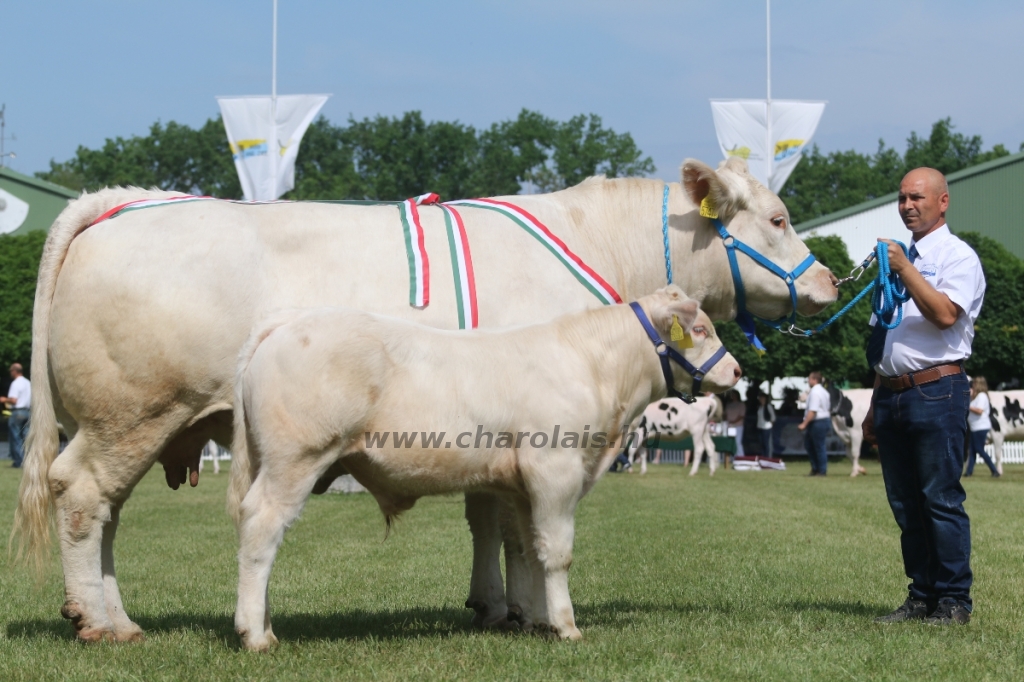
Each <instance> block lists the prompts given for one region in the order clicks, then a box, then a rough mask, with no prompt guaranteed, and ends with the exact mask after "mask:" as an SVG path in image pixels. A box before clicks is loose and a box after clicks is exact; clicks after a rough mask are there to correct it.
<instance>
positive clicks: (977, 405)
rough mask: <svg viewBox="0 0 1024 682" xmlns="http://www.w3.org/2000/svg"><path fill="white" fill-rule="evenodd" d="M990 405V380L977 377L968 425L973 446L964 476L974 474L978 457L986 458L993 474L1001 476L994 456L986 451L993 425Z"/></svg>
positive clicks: (972, 387)
mask: <svg viewBox="0 0 1024 682" xmlns="http://www.w3.org/2000/svg"><path fill="white" fill-rule="evenodd" d="M990 406H991V403H990V402H989V399H988V382H987V381H985V377H975V378H974V381H972V382H971V404H970V407H969V408H968V410H969V411H968V414H967V426H968V428H970V430H971V448H970V451H969V452H968V454H967V473H965V474H964V476H973V475H974V462H975V460H977V458H978V457H981V458H982V459H983V460H985V464H986V465H988V468H989V471H991V472H992V475H993V476H999V471H998V470H997V469H996V465H995V464H993V463H992V458H991V457H989V456H988V453H986V452H985V439H986V438H988V432H989V429H990V428H991V426H992V422H991V421H989V416H988V412H989V408H990Z"/></svg>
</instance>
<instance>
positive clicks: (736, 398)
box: [725, 390, 747, 457]
mask: <svg viewBox="0 0 1024 682" xmlns="http://www.w3.org/2000/svg"><path fill="white" fill-rule="evenodd" d="M726 398H727V400H726V403H725V422H726V424H728V425H729V428H730V429H735V433H736V456H737V457H743V455H744V453H743V421H744V420H745V419H746V417H747V406H746V405H744V404H743V400H742V399H741V398H740V392H739V391H737V390H732V391H729V392H728V393H727V394H726Z"/></svg>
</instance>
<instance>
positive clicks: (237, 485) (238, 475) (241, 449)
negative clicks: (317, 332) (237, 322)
mask: <svg viewBox="0 0 1024 682" xmlns="http://www.w3.org/2000/svg"><path fill="white" fill-rule="evenodd" d="M299 314H300V313H299V311H296V310H285V311H281V312H278V313H275V314H274V315H271V316H270V317H268V318H267V319H266V320H264V321H263V322H261V323H260V324H258V325H257V326H256V327H255V329H254V331H253V332H252V333H251V334H250V335H249V338H248V339H246V342H245V345H244V346H242V350H241V352H240V353H239V354H238V365H237V367H236V370H235V406H234V437H233V440H232V441H231V481H230V483H229V484H228V502H227V507H228V514H229V515H230V516H231V518H232V519H233V520H234V522H235V527H236V528H237V527H238V524H239V523H240V521H241V518H242V500H244V499H245V495H246V493H248V492H249V488H250V487H252V482H253V481H254V480H256V476H257V474H259V470H260V462H259V457H258V455H257V453H255V452H254V451H253V448H252V447H251V445H252V443H251V442H250V441H251V434H250V433H249V422H248V419H247V418H246V415H245V393H246V386H247V381H246V374H247V373H248V370H249V363H250V362H251V361H252V358H253V356H254V355H255V354H256V350H257V349H258V348H259V346H260V344H261V343H263V341H264V340H265V339H266V338H267V337H268V336H270V334H271V333H272V332H273V331H274V330H275V329H277V328H278V327H280V326H282V325H285V324H287V323H288V322H290V321H291V320H293V319H295V317H297V316H298V315H299Z"/></svg>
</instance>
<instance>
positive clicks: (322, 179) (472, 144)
mask: <svg viewBox="0 0 1024 682" xmlns="http://www.w3.org/2000/svg"><path fill="white" fill-rule="evenodd" d="M652 172H654V162H653V161H652V160H651V158H650V157H649V156H644V154H643V153H642V152H641V151H640V149H639V148H638V147H637V145H636V142H634V141H633V137H632V136H631V135H630V134H629V133H617V132H615V131H614V130H612V129H610V128H607V127H605V126H604V124H603V122H602V120H601V117H600V116H597V115H596V114H589V115H584V114H580V115H578V116H573V117H572V118H570V119H569V120H567V121H557V120H554V119H551V118H548V117H546V116H543V115H541V114H540V113H538V112H536V111H529V110H526V109H524V110H522V111H521V112H520V113H519V115H518V116H517V117H516V118H514V119H511V120H507V121H501V122H498V123H495V124H493V125H491V126H490V127H489V128H486V129H484V130H477V129H476V128H474V127H473V126H470V125H466V124H463V123H459V122H458V121H455V122H448V121H426V120H424V118H423V115H422V114H421V113H420V112H419V111H410V112H407V113H406V114H404V115H402V116H399V117H393V118H389V117H386V116H377V117H375V118H364V119H362V120H359V121H357V120H355V119H351V118H350V119H349V120H348V122H347V124H345V125H337V124H334V123H331V122H330V121H329V120H327V119H326V118H325V117H323V116H320V117H319V118H318V119H317V120H316V121H314V122H313V124H312V125H311V126H310V127H309V129H308V130H307V131H306V134H305V135H304V136H303V138H302V143H301V146H300V148H299V155H298V158H297V160H296V164H295V189H294V190H293V191H291V192H289V193H288V194H286V195H285V197H284V198H285V199H294V200H304V199H306V200H309V199H373V200H382V201H388V200H402V199H407V198H409V197H412V196H417V195H419V194H422V193H424V192H437V193H438V194H440V195H441V196H442V197H443V198H445V199H459V198H468V197H479V196H494V195H501V194H518V193H520V192H521V191H523V190H524V188H526V187H531V188H532V189H535V190H538V191H542V192H549V191H554V190H557V189H562V188H564V187H569V186H572V185H575V184H577V183H579V182H581V181H582V180H584V179H585V178H587V177H589V176H591V175H596V174H598V173H603V174H605V175H607V176H608V177H620V176H631V175H647V174H649V173H652ZM36 175H37V176H38V177H40V178H42V179H44V180H49V181H50V182H55V183H57V184H59V185H63V186H65V187H70V188H71V189H76V190H82V189H86V190H95V189H99V188H101V187H107V186H112V185H136V186H139V187H159V188H160V189H165V190H174V191H179V192H185V193H191V194H202V195H208V196H214V197H221V198H240V197H241V196H242V189H241V186H240V184H239V182H238V175H237V173H236V172H235V166H234V162H233V161H232V159H231V152H230V150H229V148H228V141H227V137H226V135H225V132H224V124H223V122H222V121H221V118H220V117H219V116H218V117H217V118H211V119H209V120H207V121H206V122H205V123H204V124H203V125H201V126H199V127H198V128H191V127H189V126H187V125H183V124H180V123H175V122H173V121H172V122H170V123H167V124H166V125H165V124H161V123H160V122H157V123H154V124H153V125H152V126H151V127H150V130H149V134H148V135H144V136H132V137H128V138H123V137H117V138H114V139H108V140H107V141H106V142H105V143H104V145H103V146H102V147H100V148H99V149H88V148H86V147H79V148H78V150H77V151H76V152H75V155H74V156H73V157H72V158H71V159H68V160H67V161H62V162H55V161H51V162H50V169H49V170H47V171H43V172H40V173H36Z"/></svg>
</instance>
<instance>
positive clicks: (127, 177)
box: [36, 116, 242, 197]
mask: <svg viewBox="0 0 1024 682" xmlns="http://www.w3.org/2000/svg"><path fill="white" fill-rule="evenodd" d="M36 175H37V176H38V177H40V178H42V179H44V180H49V181H50V182H55V183H57V184H61V185H64V186H65V187H70V188H71V189H75V190H81V189H88V190H96V189H99V188H101V187H113V186H115V185H122V186H125V185H134V186H136V187H144V188H149V187H158V188H160V189H166V190H174V191H178V192H187V193H191V194H205V195H209V196H216V197H237V196H241V194H242V189H241V185H240V184H239V181H238V174H237V173H236V172H235V166H234V162H233V161H232V159H231V151H230V149H229V148H228V141H227V136H226V135H225V133H224V125H223V123H222V122H221V119H220V117H219V116H218V117H217V118H216V119H210V120H208V121H207V122H206V123H204V124H203V126H202V127H200V128H199V129H198V130H194V129H192V128H190V127H189V126H187V125H182V124H180V123H175V122H174V121H171V122H170V123H168V124H167V125H163V124H161V123H160V122H159V121H158V122H156V123H154V124H153V125H152V126H150V129H149V135H146V136H144V137H143V136H137V135H133V136H132V137H129V138H127V139H126V138H123V137H117V138H114V139H112V140H111V139H108V140H107V141H106V142H105V143H104V144H103V146H102V147H101V148H100V149H87V148H86V147H79V148H78V150H77V151H76V152H75V156H74V157H73V158H71V159H69V160H67V161H64V162H61V163H57V162H55V161H51V162H50V170H49V171H44V172H41V173H36Z"/></svg>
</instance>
